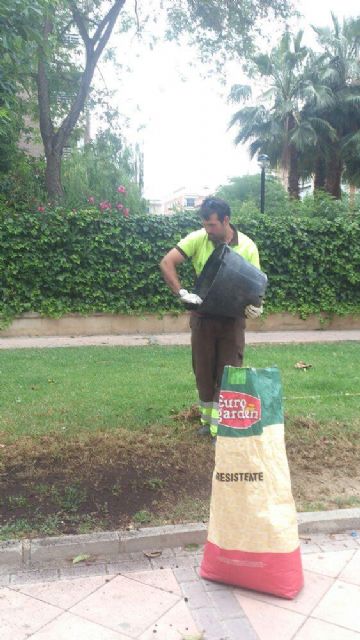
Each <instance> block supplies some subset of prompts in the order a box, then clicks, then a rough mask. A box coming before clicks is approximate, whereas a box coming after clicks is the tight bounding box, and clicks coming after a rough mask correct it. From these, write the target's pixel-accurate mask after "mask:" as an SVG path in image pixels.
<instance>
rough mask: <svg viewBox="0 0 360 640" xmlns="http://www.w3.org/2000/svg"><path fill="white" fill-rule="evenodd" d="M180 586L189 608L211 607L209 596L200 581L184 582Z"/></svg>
mask: <svg viewBox="0 0 360 640" xmlns="http://www.w3.org/2000/svg"><path fill="white" fill-rule="evenodd" d="M180 586H181V591H182V592H183V594H184V597H185V599H186V598H187V600H186V602H187V605H188V607H189V609H200V607H211V601H210V600H209V596H208V594H207V593H206V591H205V589H204V587H203V585H202V584H201V583H200V582H183V583H182V584H181V585H180Z"/></svg>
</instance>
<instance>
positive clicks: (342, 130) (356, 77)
mask: <svg viewBox="0 0 360 640" xmlns="http://www.w3.org/2000/svg"><path fill="white" fill-rule="evenodd" d="M331 17H332V27H326V28H316V27H313V29H314V31H315V32H316V34H317V36H318V42H319V44H320V45H321V46H322V49H323V52H322V54H321V56H319V57H318V59H317V68H318V77H319V81H320V82H323V83H325V84H326V85H327V86H328V87H329V89H330V90H331V93H332V95H333V103H332V104H331V105H329V106H328V107H325V108H321V107H320V106H319V107H318V108H317V109H316V113H317V115H318V116H319V117H320V118H321V119H324V120H326V121H327V122H328V124H329V125H330V126H331V128H332V130H333V131H334V132H335V134H336V135H335V136H333V137H332V138H331V139H327V138H326V137H321V138H320V144H319V149H318V162H319V166H321V167H322V169H323V170H324V169H325V171H324V173H325V178H324V179H323V180H316V179H315V186H319V187H322V188H325V189H326V191H328V192H329V193H330V194H331V195H333V196H334V197H335V198H341V177H342V175H343V172H344V169H345V174H344V175H345V176H346V177H347V179H349V180H350V182H351V180H352V177H353V180H354V181H356V182H358V180H359V174H360V156H359V148H360V60H359V49H360V18H356V19H354V18H350V19H347V20H346V19H344V21H343V23H342V26H340V23H339V20H338V19H337V18H336V16H335V15H334V14H331ZM318 177H319V176H318Z"/></svg>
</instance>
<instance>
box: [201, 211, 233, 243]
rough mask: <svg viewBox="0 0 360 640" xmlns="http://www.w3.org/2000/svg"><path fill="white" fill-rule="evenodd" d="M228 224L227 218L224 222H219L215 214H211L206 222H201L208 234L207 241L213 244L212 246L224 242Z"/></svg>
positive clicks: (226, 217)
mask: <svg viewBox="0 0 360 640" xmlns="http://www.w3.org/2000/svg"><path fill="white" fill-rule="evenodd" d="M228 224H229V217H228V216H225V218H224V222H221V221H220V220H219V218H218V215H217V213H212V214H211V215H210V217H209V219H208V220H203V226H204V229H205V231H206V233H207V234H208V237H209V240H211V241H212V242H214V244H220V243H221V242H225V238H226V230H227V226H228Z"/></svg>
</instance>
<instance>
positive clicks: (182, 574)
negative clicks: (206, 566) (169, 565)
mask: <svg viewBox="0 0 360 640" xmlns="http://www.w3.org/2000/svg"><path fill="white" fill-rule="evenodd" d="M173 572H174V575H175V577H176V579H177V580H178V582H194V581H195V580H199V576H198V574H197V573H196V571H195V569H194V567H178V568H177V569H176V568H175V569H173Z"/></svg>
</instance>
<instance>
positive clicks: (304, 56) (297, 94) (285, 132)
mask: <svg viewBox="0 0 360 640" xmlns="http://www.w3.org/2000/svg"><path fill="white" fill-rule="evenodd" d="M302 36H303V32H302V31H299V32H298V33H297V34H296V35H295V36H293V35H292V34H290V32H289V31H288V30H286V31H285V33H284V34H283V36H282V38H281V40H280V43H279V45H278V46H276V47H275V48H273V49H272V51H271V53H270V54H262V55H258V56H256V57H254V58H253V63H254V73H255V76H256V77H258V78H261V79H262V81H263V79H264V78H265V79H266V80H267V84H268V87H267V89H266V90H265V91H263V92H262V93H261V95H260V98H259V99H258V100H257V102H258V104H257V106H245V107H243V108H242V109H240V110H239V111H238V112H237V113H235V114H234V115H233V117H232V119H231V121H230V125H229V126H230V127H232V126H234V125H237V126H238V127H239V130H238V133H237V136H236V138H235V144H239V143H244V142H250V146H249V151H250V155H251V157H253V156H254V155H255V154H256V153H257V152H260V153H266V154H267V155H268V156H269V158H270V162H271V164H272V165H280V167H281V168H282V169H283V171H284V173H285V174H286V175H287V189H288V193H289V195H290V196H291V197H293V198H299V176H300V172H301V157H302V156H303V155H304V154H306V152H308V151H309V149H314V148H315V146H316V144H317V142H318V138H319V131H323V132H324V131H327V134H328V135H329V136H331V135H332V128H331V126H330V125H329V124H328V123H327V122H325V121H324V120H323V119H322V118H320V117H319V116H318V115H317V114H315V113H311V112H310V111H309V110H308V111H306V110H305V109H304V106H305V105H321V106H322V107H325V106H330V104H331V102H332V94H331V90H330V89H329V87H328V86H326V85H325V84H324V83H319V82H316V80H317V78H316V76H315V75H314V73H313V55H312V54H311V52H310V51H309V50H308V49H307V48H306V47H305V46H303V45H302ZM250 96H251V89H250V87H249V86H246V85H235V86H233V87H232V90H231V93H230V101H232V102H240V101H243V100H246V99H248V98H249V97H250Z"/></svg>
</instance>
